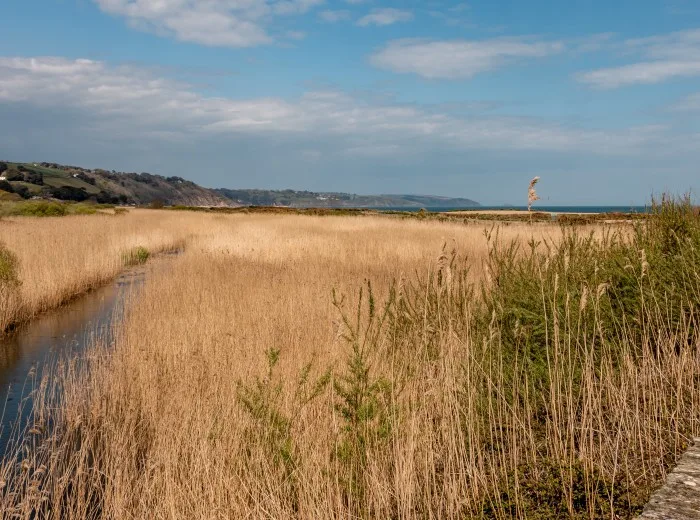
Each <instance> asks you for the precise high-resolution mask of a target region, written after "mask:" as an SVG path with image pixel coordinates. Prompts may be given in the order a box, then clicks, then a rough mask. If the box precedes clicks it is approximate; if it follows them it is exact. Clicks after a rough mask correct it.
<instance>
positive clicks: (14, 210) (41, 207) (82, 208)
mask: <svg viewBox="0 0 700 520" xmlns="http://www.w3.org/2000/svg"><path fill="white" fill-rule="evenodd" d="M98 209H100V207H99V206H98V205H95V204H89V203H70V202H57V201H49V200H28V201H21V202H6V203H3V204H0V216H8V217H9V216H12V217H65V216H67V215H94V214H95V213H97V210H98Z"/></svg>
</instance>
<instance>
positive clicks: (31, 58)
mask: <svg viewBox="0 0 700 520" xmlns="http://www.w3.org/2000/svg"><path fill="white" fill-rule="evenodd" d="M0 159H5V160H11V161H49V162H59V163H64V164H72V165H80V166H85V167H101V168H106V169H110V170H111V169H114V170H118V171H136V172H143V171H147V172H151V173H158V174H162V175H179V176H182V177H185V178H188V179H191V180H193V181H195V182H197V183H199V184H201V185H203V186H208V187H227V188H268V189H286V188H292V189H298V190H313V191H345V192H351V193H358V194H376V193H402V194H406V193H412V194H430V195H445V196H454V197H468V198H471V199H474V200H477V201H479V202H481V203H482V204H489V205H499V204H516V205H522V204H525V203H526V197H527V185H528V182H529V180H530V179H531V178H532V177H533V176H535V175H538V176H540V177H541V181H540V184H538V192H539V194H540V196H541V197H542V202H541V204H547V205H586V204H588V205H603V204H608V205H638V204H644V203H645V202H647V201H648V200H649V199H650V197H651V196H652V195H658V194H660V193H663V192H671V193H675V194H681V193H685V192H688V191H694V190H695V189H697V188H698V179H700V166H699V165H700V2H698V1H697V0H614V1H610V0H572V1H569V2H562V1H561V0H530V1H529V2H524V1H522V0H473V1H470V2H466V3H465V2H460V1H448V0H422V1H419V0H403V1H401V2H399V1H394V0H2V1H1V2H0Z"/></svg>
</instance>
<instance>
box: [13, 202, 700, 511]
mask: <svg viewBox="0 0 700 520" xmlns="http://www.w3.org/2000/svg"><path fill="white" fill-rule="evenodd" d="M150 215H153V216H158V218H161V219H167V220H168V221H169V222H171V223H173V222H177V223H178V224H180V225H185V223H187V222H189V223H190V224H189V225H190V226H192V227H191V228H189V232H191V233H192V235H190V240H191V242H188V244H190V243H191V247H189V248H188V251H189V252H188V254H186V255H184V256H183V257H182V258H181V259H179V261H178V262H177V263H175V264H173V266H172V269H168V270H163V271H160V272H158V271H157V272H154V275H153V278H152V283H149V284H148V286H147V288H146V289H145V290H144V291H143V293H142V295H141V298H140V299H139V300H138V301H136V302H134V305H133V307H131V308H130V309H129V311H128V312H127V315H126V319H125V322H124V324H123V327H122V329H121V330H120V333H119V335H118V337H117V339H116V343H115V347H114V350H113V352H112V354H111V355H110V356H106V355H104V353H103V352H102V351H101V350H100V347H99V345H97V346H95V348H94V349H93V352H92V356H91V370H90V371H84V372H82V371H77V370H76V369H75V367H70V366H66V367H65V370H64V371H63V372H61V373H59V375H58V377H57V378H56V379H53V380H46V381H45V382H44V383H43V385H44V386H42V388H43V390H42V391H41V392H40V393H39V394H37V395H38V399H37V400H36V401H35V405H36V407H35V409H34V410H33V416H32V417H33V423H32V425H33V426H32V430H33V431H34V432H35V433H33V434H32V435H31V436H29V437H28V438H27V440H26V441H25V442H22V443H20V444H19V445H18V451H17V456H18V457H20V458H19V459H15V458H8V459H6V460H5V462H4V463H3V465H2V466H0V477H2V478H4V480H5V487H4V488H3V489H2V490H0V504H1V505H2V508H3V511H7V512H8V514H9V513H11V512H22V511H24V512H26V516H27V517H31V516H32V515H36V516H39V517H42V516H48V513H49V512H51V514H53V515H54V516H56V515H58V516H60V517H62V518H69V519H70V518H96V517H97V518H118V517H125V516H128V517H130V518H153V517H161V516H168V515H170V514H172V512H173V511H175V512H177V514H181V515H183V516H187V517H192V518H200V517H206V516H207V515H208V514H209V513H211V511H213V510H216V511H218V512H219V513H220V514H221V515H222V516H227V517H245V516H250V517H256V516H260V514H264V515H266V516H269V517H274V518H300V517H302V518H305V517H319V516H321V517H323V516H326V517H327V516H332V517H356V518H403V517H440V518H499V519H500V518H539V519H555V518H580V519H584V518H586V519H589V518H601V519H603V518H605V519H608V518H634V517H635V516H636V515H638V514H640V513H641V512H642V510H643V509H644V506H645V504H646V503H647V502H648V500H649V497H650V496H651V493H652V492H653V491H654V490H655V489H657V488H658V486H659V485H660V483H661V482H662V481H663V480H664V478H665V477H666V474H667V472H668V471H670V469H671V468H672V467H673V465H674V464H675V462H676V461H677V460H678V458H679V457H680V456H681V455H682V453H683V451H684V450H685V448H686V447H687V445H688V443H689V441H690V439H692V438H693V437H695V436H697V435H698V434H699V433H700V401H698V399H697V396H698V395H700V387H698V384H699V382H698V378H697V374H698V372H699V370H700V356H699V355H698V351H699V348H700V332H699V330H698V327H697V323H698V321H697V320H698V312H700V277H699V276H698V266H700V220H699V219H698V217H697V215H695V214H694V212H693V208H692V207H691V206H690V205H689V202H688V201H687V200H683V201H671V200H666V201H664V202H663V204H661V205H660V206H658V207H657V208H655V212H654V214H653V215H652V216H651V217H650V218H649V219H647V220H645V221H642V222H639V223H638V224H637V225H635V226H633V227H632V226H627V227H619V228H603V227H598V226H596V227H592V228H588V227H584V228H582V227H580V226H574V227H566V228H564V229H561V228H559V227H557V226H554V225H552V224H541V225H537V226H531V225H529V224H513V225H511V226H507V227H503V228H493V229H487V230H486V233H485V235H486V236H485V237H482V239H481V240H478V241H477V240H476V239H477V238H478V236H479V233H480V230H478V229H475V228H473V227H469V226H468V227H465V226H461V225H459V224H458V223H450V222H437V221H425V222H424V221H418V220H401V221H399V220H394V219H385V218H372V217H363V218H344V219H325V218H323V217H313V216H307V217H300V216H293V215H285V216H280V215H220V214H211V213H201V214H194V213H189V212H152V213H150ZM170 219H183V220H180V221H177V220H170ZM194 223H196V227H195V224H194ZM450 234H454V241H451V240H449V239H448V240H444V239H443V238H442V237H443V236H448V237H449V236H450ZM441 243H442V244H443V246H442V248H437V249H438V250H439V254H438V255H437V258H435V256H433V257H432V261H431V258H430V257H426V256H425V255H426V252H427V251H428V250H430V249H433V248H436V246H438V245H439V244H441ZM465 253H467V254H465ZM19 256H20V257H21V255H19ZM397 272H398V273H401V272H404V273H408V275H405V276H397ZM392 279H393V281H392ZM362 280H365V281H364V282H362ZM370 280H371V281H370ZM358 285H359V286H361V290H353V289H352V288H353V287H355V288H357V287H358ZM331 288H335V289H336V290H335V291H334V292H331V291H330V289H331ZM329 293H330V294H329ZM59 389H60V390H59ZM48 421H51V423H52V424H55V425H57V429H56V430H53V431H52V434H51V435H49V434H47V433H46V425H47V422H48ZM18 460H19V462H18ZM193 490H196V491H193ZM241 490H243V491H241Z"/></svg>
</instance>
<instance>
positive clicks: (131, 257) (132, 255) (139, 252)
mask: <svg viewBox="0 0 700 520" xmlns="http://www.w3.org/2000/svg"><path fill="white" fill-rule="evenodd" d="M150 256H151V253H150V251H149V250H148V249H146V248H145V247H143V246H138V247H135V248H133V249H131V250H130V251H127V252H126V253H124V254H123V255H122V259H123V260H124V265H126V266H127V267H131V266H135V265H141V264H145V263H146V262H147V261H148V258H149V257H150Z"/></svg>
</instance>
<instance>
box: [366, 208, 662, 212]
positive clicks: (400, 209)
mask: <svg viewBox="0 0 700 520" xmlns="http://www.w3.org/2000/svg"><path fill="white" fill-rule="evenodd" d="M373 209H377V210H385V211H409V212H415V211H420V208H405V207H404V208H401V207H397V208H386V207H385V208H373ZM425 209H426V210H428V211H491V210H500V211H508V210H513V211H527V206H472V207H467V208H465V207H440V208H435V207H426V208H425ZM532 211H546V212H547V213H649V212H650V211H651V206H533V207H532Z"/></svg>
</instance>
